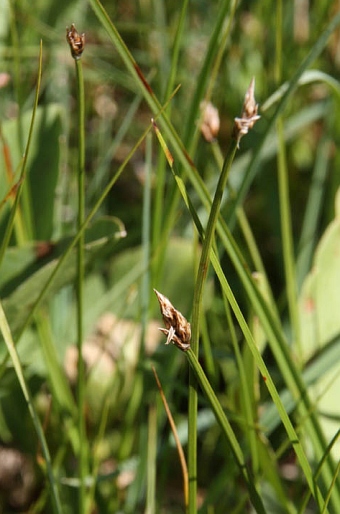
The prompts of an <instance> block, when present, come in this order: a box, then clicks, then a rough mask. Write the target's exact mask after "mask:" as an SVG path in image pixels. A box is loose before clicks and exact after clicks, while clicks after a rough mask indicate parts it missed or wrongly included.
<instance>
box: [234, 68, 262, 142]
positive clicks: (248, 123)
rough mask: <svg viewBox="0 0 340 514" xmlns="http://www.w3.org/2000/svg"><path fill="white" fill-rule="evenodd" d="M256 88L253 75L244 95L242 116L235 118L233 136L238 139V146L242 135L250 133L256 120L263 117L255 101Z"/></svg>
mask: <svg viewBox="0 0 340 514" xmlns="http://www.w3.org/2000/svg"><path fill="white" fill-rule="evenodd" d="M254 90H255V78H254V77H253V78H252V81H251V82H250V85H249V88H248V90H247V92H246V95H245V97H244V103H243V108H242V116H241V118H235V120H234V121H235V123H234V129H233V136H234V138H235V139H236V141H237V147H238V148H239V145H240V140H241V137H243V136H245V135H246V134H248V131H249V130H250V129H251V128H253V126H254V125H255V122H256V121H257V120H259V119H260V118H261V116H259V115H258V114H257V109H258V104H257V103H256V102H255V97H254Z"/></svg>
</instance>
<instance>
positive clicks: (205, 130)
mask: <svg viewBox="0 0 340 514" xmlns="http://www.w3.org/2000/svg"><path fill="white" fill-rule="evenodd" d="M200 109H201V124H200V129H201V132H202V134H203V137H204V139H205V140H206V141H207V142H208V143H212V142H213V141H214V140H215V138H216V136H217V134H218V131H219V130H220V117H219V114H218V110H217V109H216V107H214V106H213V104H212V103H211V102H207V101H205V100H204V101H203V102H201V104H200Z"/></svg>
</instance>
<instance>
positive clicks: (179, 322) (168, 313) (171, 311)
mask: <svg viewBox="0 0 340 514" xmlns="http://www.w3.org/2000/svg"><path fill="white" fill-rule="evenodd" d="M154 291H155V293H156V296H157V298H158V302H159V306H160V309H161V314H162V316H163V321H164V325H165V326H166V328H160V329H159V330H160V331H161V332H163V334H165V335H166V336H167V340H166V343H165V344H169V343H170V342H173V344H174V345H175V346H177V347H178V348H179V349H180V350H183V351H184V352H185V351H186V350H188V349H189V348H190V339H191V328H190V323H189V322H188V321H187V320H186V319H185V317H184V316H183V314H181V313H180V312H179V311H178V310H177V309H175V307H174V306H173V305H172V303H171V302H170V300H169V299H168V298H167V297H166V296H164V295H162V294H161V293H159V292H158V291H156V289H154Z"/></svg>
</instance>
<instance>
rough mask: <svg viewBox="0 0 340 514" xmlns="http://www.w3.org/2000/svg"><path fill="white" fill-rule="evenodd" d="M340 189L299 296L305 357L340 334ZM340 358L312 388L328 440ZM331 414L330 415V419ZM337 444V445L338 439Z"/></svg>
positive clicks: (337, 413)
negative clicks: (332, 214)
mask: <svg viewBox="0 0 340 514" xmlns="http://www.w3.org/2000/svg"><path fill="white" fill-rule="evenodd" d="M339 255H340V189H339V190H338V192H337V195H336V203H335V218H334V220H333V221H332V222H331V223H330V225H329V226H328V227H327V229H326V231H325V233H324V234H323V237H322V238H321V240H320V243H319V245H318V247H317V249H316V252H315V257H314V264H313V267H312V270H311V271H310V273H309V275H308V276H307V278H306V280H305V282H304V284H303V287H302V292H301V297H300V319H301V336H302V341H301V343H302V349H303V356H304V359H305V360H308V359H310V358H311V357H312V356H313V355H315V354H317V353H319V352H321V351H322V350H323V348H324V347H325V346H326V344H327V343H328V342H329V341H331V340H332V339H335V338H336V337H337V336H338V335H339V334H340V316H339V312H340V288H339V284H340V260H339ZM339 387H340V362H338V363H335V365H334V366H333V367H332V368H331V369H329V371H327V372H325V373H323V374H321V372H320V377H319V380H318V381H317V383H316V385H314V386H313V387H312V388H311V396H312V397H313V398H314V400H315V402H316V405H317V408H318V410H319V411H320V412H321V414H322V425H323V428H324V430H325V433H326V435H327V438H328V439H329V440H330V439H331V438H332V437H333V436H334V434H335V432H336V431H337V430H338V428H339V418H340V407H339ZM328 416H329V417H332V418H333V419H329V418H328ZM337 448H338V449H339V448H340V443H338V446H337Z"/></svg>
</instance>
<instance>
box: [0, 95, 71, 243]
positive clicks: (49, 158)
mask: <svg viewBox="0 0 340 514" xmlns="http://www.w3.org/2000/svg"><path fill="white" fill-rule="evenodd" d="M61 112H62V111H61V107H60V106H59V105H57V104H51V105H47V106H46V107H38V109H37V113H36V120H35V127H34V131H33V139H32V143H31V149H30V154H29V156H28V170H27V179H28V183H29V189H30V195H31V206H32V218H33V226H34V237H35V239H36V240H46V239H50V238H51V236H52V230H53V214H54V203H55V202H54V197H55V188H56V184H57V179H58V171H59V137H60V132H61ZM31 117H32V112H31V111H28V112H26V113H25V114H24V115H23V117H22V127H23V132H24V134H28V132H29V125H30V122H31ZM2 132H3V136H4V140H5V142H6V144H7V146H8V149H9V156H10V161H11V166H12V172H13V173H15V171H16V170H17V169H18V167H19V164H20V162H21V159H22V153H23V149H22V148H20V145H19V141H18V120H17V119H11V120H8V121H6V122H5V123H3V124H2ZM0 166H1V169H2V170H5V169H6V168H5V163H4V161H3V152H0ZM14 180H18V177H16V179H14ZM9 182H10V180H9V178H8V177H7V176H6V174H5V173H2V174H1V175H0V197H1V198H4V197H5V195H6V194H7V192H8V191H9V189H10V187H11V186H12V185H13V183H9ZM0 214H2V213H0Z"/></svg>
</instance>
